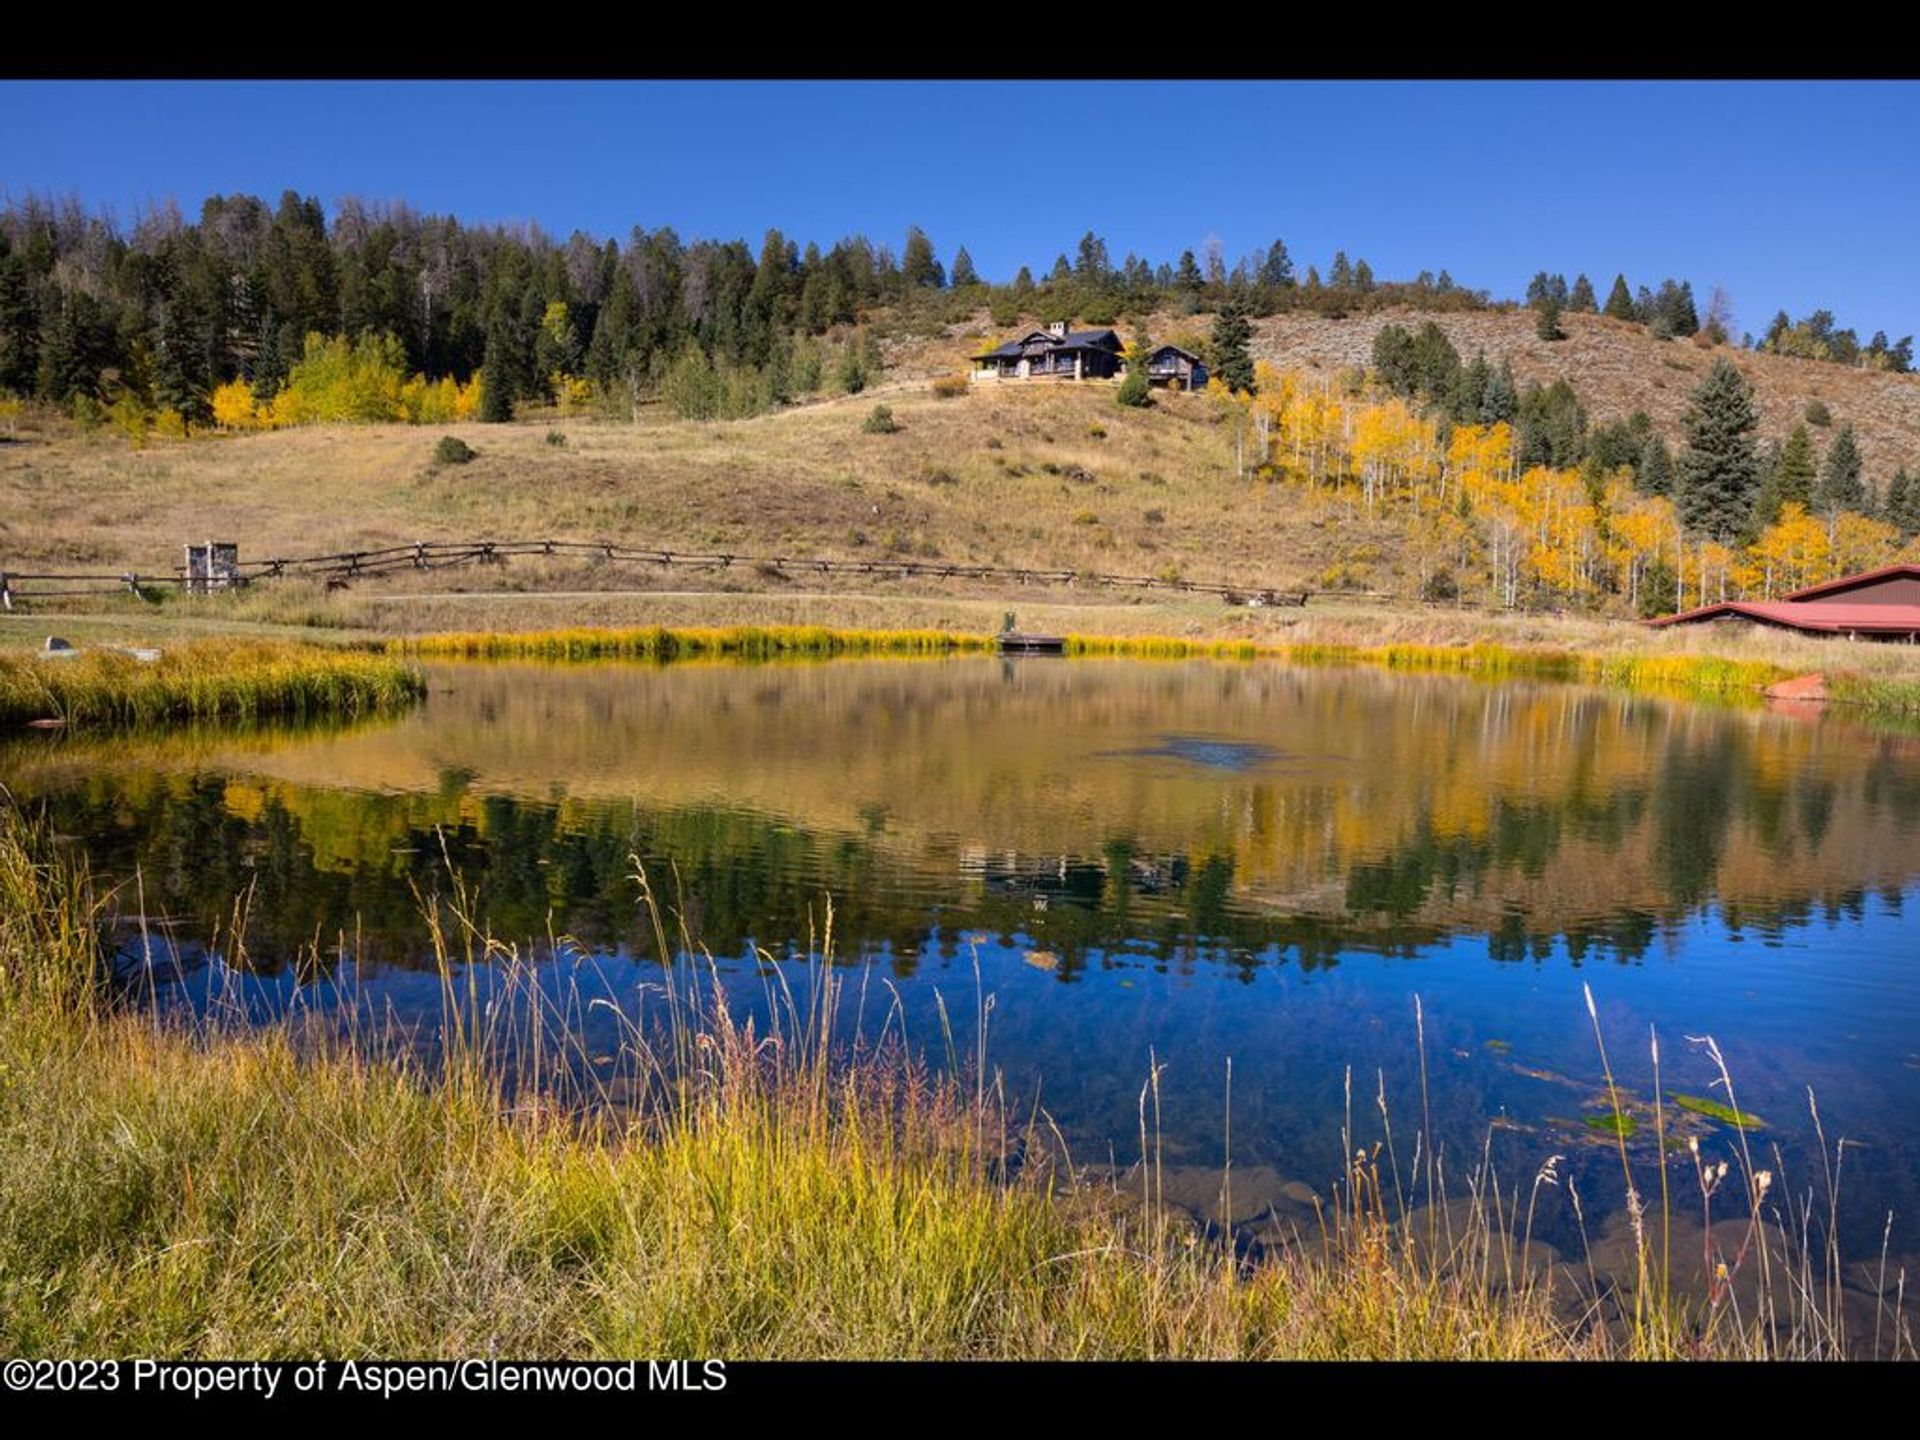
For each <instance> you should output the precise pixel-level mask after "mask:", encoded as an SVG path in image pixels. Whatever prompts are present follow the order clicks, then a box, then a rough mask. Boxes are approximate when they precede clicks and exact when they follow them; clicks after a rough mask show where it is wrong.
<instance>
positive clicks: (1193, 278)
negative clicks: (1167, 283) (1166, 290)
mask: <svg viewBox="0 0 1920 1440" xmlns="http://www.w3.org/2000/svg"><path fill="white" fill-rule="evenodd" d="M1173 283H1174V284H1175V285H1177V286H1179V287H1180V288H1181V289H1182V290H1189V291H1191V290H1198V289H1199V288H1200V287H1201V285H1203V284H1204V283H1205V281H1203V280H1202V279H1201V277H1200V262H1199V261H1198V260H1195V259H1194V258H1193V251H1191V250H1182V251H1181V252H1180V269H1179V270H1178V271H1177V272H1176V273H1175V275H1174V279H1173Z"/></svg>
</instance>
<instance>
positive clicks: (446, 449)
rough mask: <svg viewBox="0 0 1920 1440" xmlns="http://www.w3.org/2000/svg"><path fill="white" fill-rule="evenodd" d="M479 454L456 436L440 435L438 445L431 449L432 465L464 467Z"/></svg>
mask: <svg viewBox="0 0 1920 1440" xmlns="http://www.w3.org/2000/svg"><path fill="white" fill-rule="evenodd" d="M479 454H480V452H479V451H478V450H475V449H474V448H473V447H472V446H471V445H469V444H467V442H466V441H464V440H462V439H461V438H460V437H459V436H458V435H442V436H441V437H440V443H439V444H437V445H435V446H434V447H433V463H434V464H436V465H465V464H466V463H467V462H468V461H470V460H473V459H476V458H477V457H478V456H479Z"/></svg>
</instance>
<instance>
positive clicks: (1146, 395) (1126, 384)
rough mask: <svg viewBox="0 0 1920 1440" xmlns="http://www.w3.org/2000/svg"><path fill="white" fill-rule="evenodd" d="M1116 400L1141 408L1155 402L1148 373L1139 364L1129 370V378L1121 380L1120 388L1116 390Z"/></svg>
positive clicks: (1132, 407)
mask: <svg viewBox="0 0 1920 1440" xmlns="http://www.w3.org/2000/svg"><path fill="white" fill-rule="evenodd" d="M1113 398H1114V401H1115V403H1117V404H1120V405H1124V406H1127V407H1128V408H1129V409H1134V410H1139V409H1144V408H1145V407H1146V406H1148V405H1151V404H1152V403H1153V388H1152V387H1151V386H1150V385H1148V384H1147V373H1146V371H1145V370H1143V369H1141V368H1140V367H1139V366H1135V367H1134V368H1133V369H1131V370H1129V371H1127V378H1126V379H1124V380H1122V381H1121V382H1120V388H1119V389H1118V390H1116V391H1115V392H1114V395H1113Z"/></svg>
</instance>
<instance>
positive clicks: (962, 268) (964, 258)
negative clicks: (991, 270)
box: [952, 245, 980, 290]
mask: <svg viewBox="0 0 1920 1440" xmlns="http://www.w3.org/2000/svg"><path fill="white" fill-rule="evenodd" d="M952 280H953V288H954V289H956V290H958V289H959V288H960V287H961V286H962V285H978V284H979V283H980V274H979V272H978V271H976V270H975V269H974V268H973V257H972V256H971V255H969V254H968V253H967V247H966V246H964V245H962V246H961V247H960V248H959V249H958V250H956V251H954V252H953V276H952Z"/></svg>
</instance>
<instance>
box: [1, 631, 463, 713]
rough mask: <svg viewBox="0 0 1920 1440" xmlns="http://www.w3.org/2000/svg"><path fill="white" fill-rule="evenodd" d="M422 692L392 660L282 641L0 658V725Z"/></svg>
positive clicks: (368, 708) (397, 701)
mask: <svg viewBox="0 0 1920 1440" xmlns="http://www.w3.org/2000/svg"><path fill="white" fill-rule="evenodd" d="M425 692H426V682H425V679H424V677H423V676H422V675H421V673H420V671H419V669H418V668H417V667H415V666H413V665H410V664H408V663H407V662H406V661H404V660H401V659H398V658H396V657H392V656H387V655H379V654H374V653H370V652H366V651H353V650H344V649H333V648H329V647H326V646H320V645H306V644H298V643H293V642H286V641H263V640H198V641H194V642H192V643H190V644H187V645H182V646H180V647H178V648H177V649H171V650H168V651H167V652H166V653H164V654H163V655H161V656H160V657H159V658H158V659H155V660H145V661H143V660H140V659H137V658H135V657H134V656H133V655H131V654H128V653H125V652H123V651H115V650H100V649H95V650H88V651H85V652H82V653H80V654H76V655H67V656H59V657H48V656H40V655H6V656H0V725H23V724H29V723H32V722H34V721H56V722H60V723H63V724H66V725H69V726H111V725H160V724H175V723H179V722H183V721H196V720H255V719H262V718H266V717H270V716H299V717H310V716H312V717H317V716H343V717H351V716H356V715H367V714H375V713H379V712H382V711H389V710H395V709H399V708H402V707H404V706H406V705H408V704H411V703H412V702H414V701H415V700H417V699H419V698H420V696H421V695H423V694H425Z"/></svg>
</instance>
